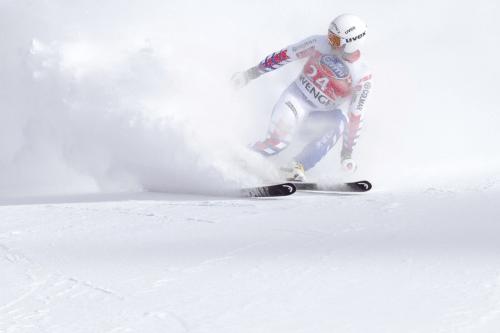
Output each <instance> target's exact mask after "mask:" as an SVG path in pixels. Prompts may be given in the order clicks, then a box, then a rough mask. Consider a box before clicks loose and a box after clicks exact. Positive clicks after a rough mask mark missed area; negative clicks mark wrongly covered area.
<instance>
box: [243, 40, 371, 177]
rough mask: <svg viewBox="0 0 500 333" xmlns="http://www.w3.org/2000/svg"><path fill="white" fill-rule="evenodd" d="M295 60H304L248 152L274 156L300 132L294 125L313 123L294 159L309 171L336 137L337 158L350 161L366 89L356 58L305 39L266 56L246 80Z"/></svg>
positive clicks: (368, 85)
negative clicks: (261, 138)
mask: <svg viewBox="0 0 500 333" xmlns="http://www.w3.org/2000/svg"><path fill="white" fill-rule="evenodd" d="M298 59H307V61H306V63H305V65H304V67H303V70H302V72H301V74H300V75H299V77H298V78H297V79H296V80H295V81H294V82H293V83H292V84H291V85H290V86H289V87H288V88H287V89H286V90H285V91H284V92H283V94H282V95H281V97H280V99H279V101H278V102H277V103H276V105H275V106H274V109H273V114H272V117H271V124H270V127H269V130H268V133H267V137H266V139H265V140H264V141H261V142H257V143H256V144H255V145H254V149H256V150H257V151H259V152H261V153H262V154H264V155H274V154H277V153H279V152H280V151H282V150H283V149H285V148H286V147H287V146H288V145H289V144H290V142H291V139H292V137H293V136H294V134H295V131H296V129H297V128H300V127H302V126H298V125H304V123H316V124H317V125H319V130H318V131H316V135H315V136H313V138H312V140H310V142H309V144H308V145H306V147H305V148H304V150H303V151H302V153H300V154H299V156H297V157H296V160H297V161H298V162H300V163H302V164H303V165H304V168H305V169H306V170H307V169H309V168H312V167H313V166H314V165H315V164H316V163H317V162H318V161H319V160H321V158H323V157H324V156H325V155H326V153H327V152H328V151H329V150H330V149H331V148H332V147H333V145H335V143H336V142H337V140H338V139H339V138H340V136H342V137H343V147H342V152H341V154H342V158H343V159H346V158H350V157H351V154H352V151H353V148H354V146H355V145H356V142H357V139H358V137H359V133H360V130H361V127H362V121H363V113H364V110H365V106H366V101H367V98H368V95H369V93H370V90H371V88H372V78H371V74H370V72H369V70H368V67H367V66H366V64H365V63H364V61H363V60H362V58H361V53H360V52H359V51H357V52H356V53H354V54H343V53H342V51H339V50H336V49H334V48H332V46H331V45H330V43H329V42H328V37H327V36H323V35H317V36H311V37H309V38H306V39H305V40H303V41H301V42H299V43H296V44H293V45H290V46H288V47H287V48H285V49H283V50H281V51H279V52H275V53H272V54H271V55H269V56H267V57H266V58H265V59H264V60H263V61H262V62H260V63H259V64H258V65H257V66H255V67H253V68H251V69H250V70H249V71H248V75H249V77H250V78H251V79H254V78H257V77H259V76H260V75H262V74H264V73H267V72H270V71H273V70H275V69H278V68H280V67H282V66H284V65H286V64H287V63H290V62H292V61H295V60H298ZM325 112H326V113H325ZM306 127H307V126H306ZM308 127H311V126H308Z"/></svg>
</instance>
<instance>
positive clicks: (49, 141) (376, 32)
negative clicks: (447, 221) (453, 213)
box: [0, 0, 500, 195]
mask: <svg viewBox="0 0 500 333" xmlns="http://www.w3.org/2000/svg"><path fill="white" fill-rule="evenodd" d="M304 6H306V7H307V10H304V9H305V7H304ZM452 6H453V12H454V15H449V14H448V10H449V6H448V4H447V2H446V1H445V2H443V3H436V2H433V1H423V2H422V1H419V2H418V4H417V3H415V4H414V5H412V4H411V3H408V2H404V3H401V4H399V3H398V4H396V3H393V2H390V1H385V2H376V3H375V2H373V3H372V2H369V1H358V2H352V3H349V4H347V3H346V4H339V3H335V2H332V1H322V0H318V1H313V2H312V3H308V4H307V5H306V4H304V3H302V2H300V3H299V2H285V1H279V0H274V1H265V2H262V3H257V4H255V3H234V2H233V3H232V2H230V1H225V0H219V1H215V2H210V3H205V2H202V1H196V2H193V1H188V2H186V1H176V0H172V1H159V0H146V1H128V2H127V4H123V2H120V1H117V0H110V1H105V2H102V1H95V0H90V1H71V3H68V2H65V1H62V0H51V1H45V0H41V1H27V0H18V1H1V2H0V29H1V31H2V33H1V34H0V43H1V44H0V57H1V59H2V60H1V62H0V108H1V111H0V171H1V172H0V192H1V193H2V194H3V195H6V194H19V195H26V194H38V193H62V192H76V191H97V190H106V191H116V190H124V191H126V190H140V189H160V190H166V191H181V192H194V191H200V190H201V191H203V192H212V193H214V191H215V189H220V188H228V187H231V188H234V187H236V186H239V185H241V184H242V183H245V184H250V183H258V182H262V181H264V180H265V179H264V178H265V177H264V175H266V174H269V170H270V167H269V165H268V162H267V161H264V160H263V159H261V158H260V157H259V156H256V155H255V154H253V153H251V152H249V151H248V150H247V149H246V147H245V146H246V145H247V144H248V143H251V142H252V141H255V140H257V139H260V138H261V137H262V136H263V135H264V133H265V129H266V126H267V121H268V118H269V114H270V110H271V108H272V105H273V103H274V101H275V100H276V99H277V97H278V95H279V93H280V92H281V91H282V90H283V89H284V88H285V87H286V85H287V84H289V82H291V81H292V80H293V79H294V78H295V77H296V75H297V72H298V71H299V70H300V66H301V64H300V63H293V64H290V65H288V66H286V67H284V68H282V69H280V70H279V71H276V72H275V73H270V74H267V75H266V76H265V77H263V78H261V79H259V80H258V82H255V83H254V82H252V83H251V84H250V85H249V87H247V88H246V89H244V90H243V91H239V92H237V93H235V92H233V91H232V90H231V89H230V87H229V86H228V78H229V77H230V76H231V74H232V73H233V72H235V71H238V70H243V69H246V68H248V67H250V66H253V65H255V64H256V62H258V61H259V60H260V59H261V58H262V57H263V56H265V55H267V54H268V53H270V52H272V51H274V50H277V49H280V48H282V47H284V46H286V45H288V44H290V43H293V42H296V41H298V40H300V39H301V38H304V37H306V36H308V35H312V34H318V33H323V32H325V30H326V27H327V26H328V23H329V21H330V20H331V19H332V18H333V17H334V16H335V15H337V14H338V13H341V12H353V13H357V14H359V15H360V16H362V17H364V18H365V19H366V21H367V22H368V23H369V29H370V39H369V41H368V43H367V46H366V47H367V52H366V54H367V57H368V59H369V63H370V64H371V66H372V68H373V72H374V77H375V90H374V92H373V96H372V98H371V100H370V102H369V105H368V112H367V115H366V118H365V129H364V131H363V133H362V138H361V141H360V143H359V145H358V148H357V152H356V156H355V157H356V158H357V159H358V161H359V162H360V169H359V177H363V178H365V177H366V178H371V179H373V180H375V182H376V183H379V184H380V185H382V184H391V183H392V184H397V183H398V182H400V180H401V179H405V178H408V177H409V176H410V177H417V178H419V180H420V181H422V183H423V182H425V183H429V182H430V181H431V180H435V179H438V178H439V179H441V178H449V179H451V180H456V179H461V178H463V176H464V174H468V173H472V174H475V175H477V174H479V175H482V174H485V173H488V172H490V171H491V170H492V171H491V172H493V173H496V174H498V170H499V167H498V166H499V165H500V163H499V159H500V158H499V156H498V154H496V150H497V149H496V148H497V147H496V144H497V143H498V142H499V135H498V134H497V131H496V126H497V124H498V122H499V120H500V119H499V115H498V113H497V112H496V105H495V101H494V100H493V96H494V93H495V89H496V88H497V85H496V84H495V80H494V78H495V77H496V76H497V75H498V74H499V69H498V66H497V65H496V64H493V63H492V62H494V60H493V59H496V58H498V56H499V48H498V46H496V45H494V43H490V42H489V38H490V36H494V35H495V33H497V32H498V28H496V30H495V28H494V27H492V24H493V23H492V22H495V15H498V14H496V13H498V10H496V8H497V6H498V5H497V4H496V3H495V2H493V1H486V0H483V1H479V2H477V3H476V4H475V7H474V8H470V6H467V5H464V4H453V5H452ZM464 22H467V25H468V26H469V27H474V28H464ZM488 32H490V33H488ZM464 42H466V43H469V42H470V43H473V45H471V44H467V45H465V47H464ZM480 55H484V57H485V58H480V57H479V56H480ZM337 165H338V147H336V151H335V152H333V153H332V154H330V156H328V158H327V159H325V160H324V161H322V162H321V163H320V164H319V165H318V167H317V168H316V169H315V170H314V172H313V175H322V174H332V173H334V172H335V170H336V168H337ZM332 170H333V172H332ZM451 170H453V172H454V174H452V171H451ZM270 176H271V175H270ZM200 184H203V185H202V187H201V188H200Z"/></svg>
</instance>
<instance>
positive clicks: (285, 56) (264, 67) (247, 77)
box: [232, 36, 318, 87]
mask: <svg viewBox="0 0 500 333" xmlns="http://www.w3.org/2000/svg"><path fill="white" fill-rule="evenodd" d="M317 43H318V36H311V37H308V38H306V39H304V40H302V41H300V42H298V43H296V44H293V45H290V46H288V47H286V48H284V49H282V50H280V51H278V52H274V53H272V54H270V55H268V56H267V57H266V58H265V59H264V60H262V61H261V62H260V63H259V64H258V65H256V66H254V67H252V68H250V69H248V70H246V71H244V72H240V73H236V74H235V75H234V76H233V78H232V80H233V83H234V84H235V85H236V86H238V87H241V86H244V85H245V84H247V83H248V82H249V81H251V80H255V79H256V78H258V77H259V76H261V75H262V74H265V73H267V72H271V71H273V70H275V69H278V68H280V67H282V66H284V65H286V64H288V63H290V62H292V61H294V60H297V59H301V58H305V57H308V56H309V55H311V53H312V52H313V51H314V49H315V48H316V45H317Z"/></svg>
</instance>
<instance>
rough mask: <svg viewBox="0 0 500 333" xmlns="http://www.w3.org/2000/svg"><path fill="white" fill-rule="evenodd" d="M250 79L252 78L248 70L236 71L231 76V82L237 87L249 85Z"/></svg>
mask: <svg viewBox="0 0 500 333" xmlns="http://www.w3.org/2000/svg"><path fill="white" fill-rule="evenodd" d="M248 81H250V78H249V77H248V73H247V72H246V71H245V72H238V73H235V74H233V76H232V77H231V83H232V85H233V87H234V88H235V89H241V88H243V87H244V86H246V85H247V83H248Z"/></svg>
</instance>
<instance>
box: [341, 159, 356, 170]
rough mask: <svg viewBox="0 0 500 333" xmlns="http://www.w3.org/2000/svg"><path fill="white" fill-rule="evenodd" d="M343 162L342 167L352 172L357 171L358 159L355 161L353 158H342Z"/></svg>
mask: <svg viewBox="0 0 500 333" xmlns="http://www.w3.org/2000/svg"><path fill="white" fill-rule="evenodd" d="M341 163H342V169H344V171H347V172H350V173H353V172H355V171H356V169H357V168H358V165H357V164H356V161H354V160H353V159H352V158H346V159H342V162H341Z"/></svg>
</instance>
